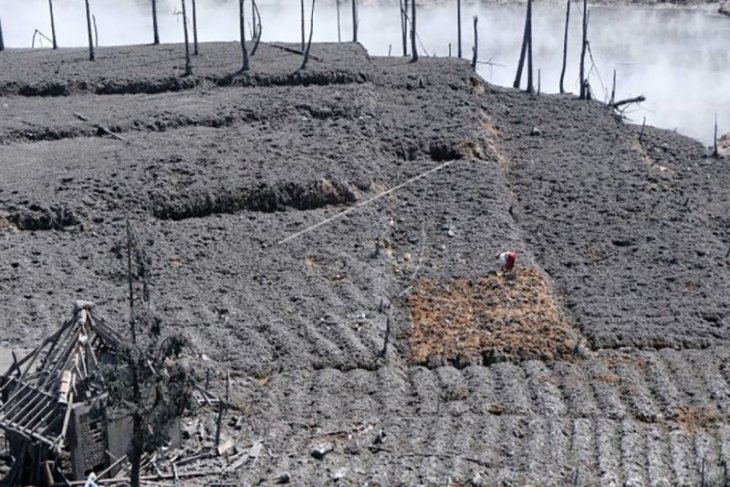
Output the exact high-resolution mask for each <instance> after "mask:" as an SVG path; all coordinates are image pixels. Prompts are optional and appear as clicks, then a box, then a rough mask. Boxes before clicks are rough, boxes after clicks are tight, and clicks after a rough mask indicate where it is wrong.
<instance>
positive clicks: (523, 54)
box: [512, 3, 530, 89]
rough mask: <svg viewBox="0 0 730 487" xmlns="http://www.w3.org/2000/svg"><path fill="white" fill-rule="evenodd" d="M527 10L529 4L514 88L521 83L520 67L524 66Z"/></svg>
mask: <svg viewBox="0 0 730 487" xmlns="http://www.w3.org/2000/svg"><path fill="white" fill-rule="evenodd" d="M529 12H530V4H529V3H528V4H527V12H526V13H525V32H524V34H523V35H522V49H520V60H519V61H518V62H517V74H516V75H515V82H514V83H512V86H513V87H514V88H517V89H519V87H520V85H521V84H522V68H523V67H524V66H525V55H526V54H527V33H528V31H529V29H530V23H529V20H530V19H529Z"/></svg>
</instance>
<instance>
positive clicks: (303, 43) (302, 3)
mask: <svg viewBox="0 0 730 487" xmlns="http://www.w3.org/2000/svg"><path fill="white" fill-rule="evenodd" d="M299 4H300V5H301V10H302V15H301V17H302V52H304V49H305V48H306V47H307V40H306V37H305V36H306V33H305V30H304V0H300V1H299Z"/></svg>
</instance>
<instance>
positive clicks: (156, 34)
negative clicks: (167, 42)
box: [152, 0, 160, 45]
mask: <svg viewBox="0 0 730 487" xmlns="http://www.w3.org/2000/svg"><path fill="white" fill-rule="evenodd" d="M152 31H153V32H154V40H153V41H152V43H153V44H154V45H157V44H159V43H160V31H159V30H158V28H157V0H152Z"/></svg>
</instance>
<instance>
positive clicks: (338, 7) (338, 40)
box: [336, 0, 342, 42]
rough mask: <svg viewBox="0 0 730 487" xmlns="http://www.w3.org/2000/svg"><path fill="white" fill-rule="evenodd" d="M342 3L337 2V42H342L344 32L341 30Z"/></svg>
mask: <svg viewBox="0 0 730 487" xmlns="http://www.w3.org/2000/svg"><path fill="white" fill-rule="evenodd" d="M340 1H341V0H337V2H336V3H337V42H342V31H341V29H340Z"/></svg>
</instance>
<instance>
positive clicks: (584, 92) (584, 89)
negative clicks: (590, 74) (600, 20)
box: [580, 0, 588, 100]
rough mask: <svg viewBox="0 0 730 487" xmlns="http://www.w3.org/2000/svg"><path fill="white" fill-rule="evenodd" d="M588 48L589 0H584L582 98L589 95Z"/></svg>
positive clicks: (581, 65)
mask: <svg viewBox="0 0 730 487" xmlns="http://www.w3.org/2000/svg"><path fill="white" fill-rule="evenodd" d="M587 49H588V0H583V42H582V44H581V50H580V99H581V100H585V99H586V98H587V97H588V93H587V92H588V86H587V84H588V81H587V80H586V77H585V64H586V50H587Z"/></svg>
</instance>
